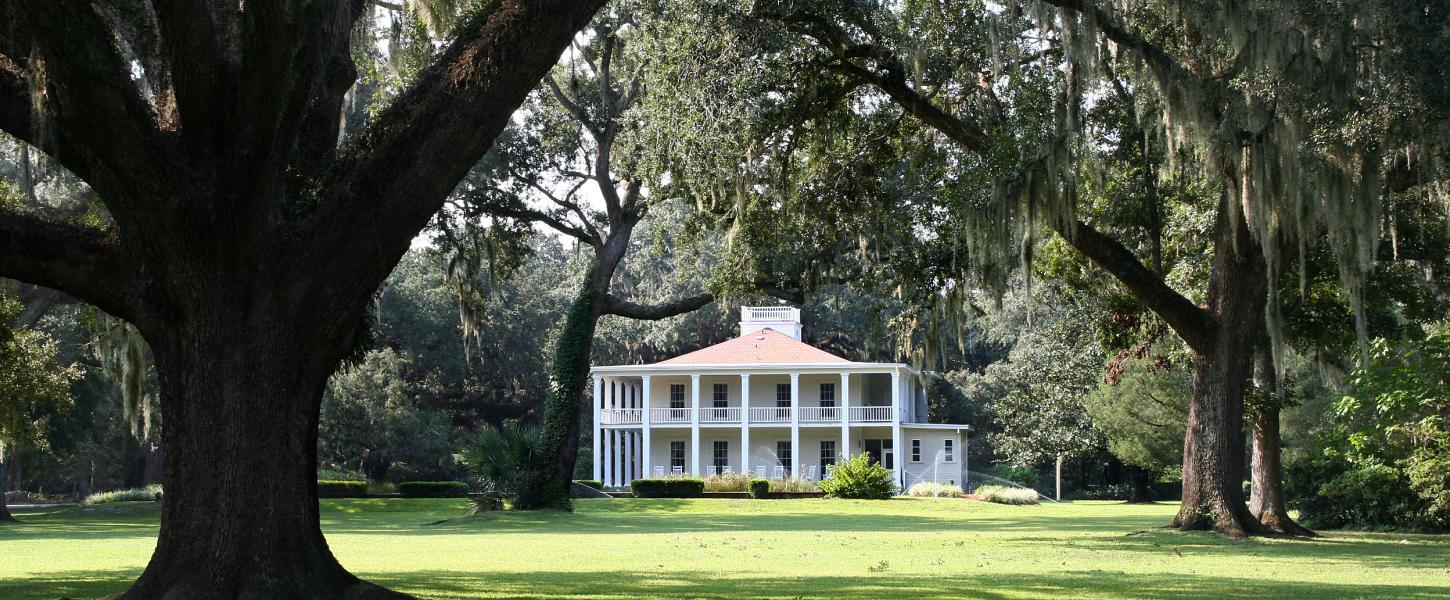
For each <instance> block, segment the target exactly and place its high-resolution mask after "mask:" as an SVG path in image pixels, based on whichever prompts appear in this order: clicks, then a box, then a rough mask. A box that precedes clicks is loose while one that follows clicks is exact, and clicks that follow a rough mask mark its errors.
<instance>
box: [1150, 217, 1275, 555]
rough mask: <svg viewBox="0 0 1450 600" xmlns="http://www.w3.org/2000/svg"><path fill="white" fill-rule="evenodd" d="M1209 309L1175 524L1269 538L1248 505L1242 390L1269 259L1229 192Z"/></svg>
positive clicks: (1197, 358)
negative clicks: (1209, 327) (1210, 324)
mask: <svg viewBox="0 0 1450 600" xmlns="http://www.w3.org/2000/svg"><path fill="white" fill-rule="evenodd" d="M1211 269H1212V270H1211V273H1210V276H1209V284H1208V294H1207V298H1206V300H1207V305H1208V306H1207V310H1208V312H1209V313H1210V314H1211V315H1212V317H1213V321H1214V323H1215V327H1214V330H1213V332H1212V334H1213V335H1211V336H1209V339H1210V340H1211V343H1210V344H1208V345H1207V346H1206V347H1198V348H1195V349H1194V350H1195V352H1194V360H1193V398H1192V401H1191V402H1190V404H1189V409H1188V429H1187V433H1186V435H1185V437H1184V440H1183V503H1182V505H1181V506H1180V508H1179V511H1178V516H1177V517H1175V518H1174V519H1173V525H1174V526H1176V527H1179V528H1182V529H1185V530H1195V529H1213V530H1215V531H1218V532H1220V533H1223V534H1226V535H1228V536H1230V537H1243V536H1245V535H1251V534H1261V533H1268V530H1267V529H1266V528H1265V527H1264V526H1263V525H1261V524H1260V523H1259V522H1258V520H1256V519H1254V516H1253V515H1252V514H1250V513H1249V510H1248V506H1246V505H1245V504H1244V496H1243V485H1242V481H1243V470H1244V450H1243V449H1244V426H1243V420H1244V392H1245V391H1246V385H1247V383H1248V381H1249V378H1250V376H1251V374H1252V370H1253V367H1252V360H1251V359H1252V357H1253V348H1254V345H1255V342H1256V341H1257V339H1258V335H1259V333H1260V332H1261V331H1262V322H1263V314H1264V302H1265V297H1266V293H1267V288H1266V276H1265V272H1264V271H1265V269H1264V260H1263V256H1262V254H1261V252H1260V250H1259V248H1258V245H1257V244H1256V243H1255V242H1254V241H1253V239H1251V238H1250V237H1249V231H1248V227H1247V225H1246V224H1245V218H1244V215H1243V212H1242V208H1241V207H1240V205H1239V203H1237V202H1234V201H1232V199H1230V198H1229V197H1228V193H1227V192H1224V193H1223V196H1222V197H1221V199H1220V202H1219V215H1218V219H1217V223H1216V225H1215V228H1214V251H1213V264H1212V267H1211Z"/></svg>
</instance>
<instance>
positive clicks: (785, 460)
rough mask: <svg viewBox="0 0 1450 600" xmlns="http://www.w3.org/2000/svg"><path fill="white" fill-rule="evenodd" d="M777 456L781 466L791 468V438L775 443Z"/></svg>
mask: <svg viewBox="0 0 1450 600" xmlns="http://www.w3.org/2000/svg"><path fill="white" fill-rule="evenodd" d="M775 458H776V460H778V461H779V462H780V466H782V467H785V468H786V469H789V468H790V440H781V441H779V442H776V443H775Z"/></svg>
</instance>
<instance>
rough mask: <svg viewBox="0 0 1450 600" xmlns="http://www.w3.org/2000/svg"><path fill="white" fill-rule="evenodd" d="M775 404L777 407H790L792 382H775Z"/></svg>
mask: <svg viewBox="0 0 1450 600" xmlns="http://www.w3.org/2000/svg"><path fill="white" fill-rule="evenodd" d="M775 406H776V408H790V384H789V383H777V384H775Z"/></svg>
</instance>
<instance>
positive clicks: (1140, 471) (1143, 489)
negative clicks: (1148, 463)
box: [1128, 466, 1153, 504]
mask: <svg viewBox="0 0 1450 600" xmlns="http://www.w3.org/2000/svg"><path fill="white" fill-rule="evenodd" d="M1150 475H1151V474H1150V473H1149V472H1148V470H1147V469H1144V468H1143V467H1137V466H1129V467H1128V504H1146V503H1149V502H1152V501H1153V487H1152V480H1151V478H1150Z"/></svg>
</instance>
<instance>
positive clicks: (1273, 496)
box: [1249, 346, 1314, 537]
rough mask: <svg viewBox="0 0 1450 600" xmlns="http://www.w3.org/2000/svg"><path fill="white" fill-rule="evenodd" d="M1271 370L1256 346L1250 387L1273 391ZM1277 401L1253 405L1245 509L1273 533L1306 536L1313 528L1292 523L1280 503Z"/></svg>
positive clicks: (1274, 376) (1263, 350) (1281, 482)
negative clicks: (1252, 444) (1249, 484)
mask: <svg viewBox="0 0 1450 600" xmlns="http://www.w3.org/2000/svg"><path fill="white" fill-rule="evenodd" d="M1277 379H1278V377H1277V374H1276V373H1275V371H1274V359H1273V357H1272V355H1271V354H1270V353H1269V350H1268V349H1267V348H1264V347H1262V346H1260V347H1259V348H1258V349H1257V350H1256V351H1255V352H1254V387H1255V388H1257V389H1258V391H1259V392H1260V394H1261V395H1262V394H1265V393H1267V392H1274V391H1276V388H1277V387H1278V384H1277ZM1280 410H1281V407H1280V406H1279V404H1277V403H1272V402H1271V403H1268V404H1266V405H1259V406H1255V407H1254V409H1253V415H1252V416H1253V426H1254V449H1253V461H1252V463H1251V464H1252V466H1251V467H1250V471H1251V472H1252V475H1251V476H1252V479H1253V487H1252V488H1250V493H1249V512H1250V513H1253V515H1254V517H1255V518H1257V519H1258V520H1259V522H1260V523H1263V524H1264V527H1268V528H1269V529H1272V530H1274V531H1276V532H1279V533H1283V534H1288V535H1299V536H1310V537H1312V536H1313V535H1314V532H1313V531H1310V530H1309V529H1307V528H1305V527H1304V526H1302V525H1300V524H1298V523H1296V522H1294V519H1292V518H1290V517H1289V509H1288V507H1287V506H1286V505H1285V504H1284V471H1283V464H1282V461H1281V451H1282V448H1281V444H1280V439H1281V438H1280V434H1279V411H1280Z"/></svg>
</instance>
